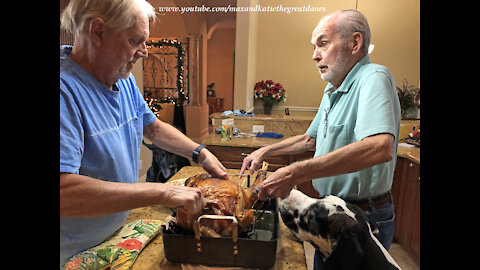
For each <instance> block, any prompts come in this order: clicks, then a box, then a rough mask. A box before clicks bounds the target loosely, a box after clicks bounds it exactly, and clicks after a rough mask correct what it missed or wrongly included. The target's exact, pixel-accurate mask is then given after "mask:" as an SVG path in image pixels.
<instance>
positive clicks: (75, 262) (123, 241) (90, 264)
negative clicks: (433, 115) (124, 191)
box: [63, 219, 164, 270]
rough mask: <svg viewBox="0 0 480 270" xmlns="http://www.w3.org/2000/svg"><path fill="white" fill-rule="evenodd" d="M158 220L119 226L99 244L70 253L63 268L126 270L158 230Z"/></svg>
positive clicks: (161, 222) (145, 220)
mask: <svg viewBox="0 0 480 270" xmlns="http://www.w3.org/2000/svg"><path fill="white" fill-rule="evenodd" d="M163 223H164V222H163V221H161V220H147V219H139V220H136V221H133V222H131V223H129V224H127V225H125V226H123V227H122V228H120V229H119V230H118V231H117V232H116V233H115V234H114V235H113V236H112V237H110V238H109V239H108V240H107V241H105V242H103V243H101V244H100V245H98V246H96V247H93V248H91V249H88V250H86V251H83V252H80V253H78V254H77V255H74V256H72V257H71V258H70V259H68V260H67V261H66V262H65V263H64V264H63V268H64V269H69V270H76V269H106V268H108V267H109V268H108V269H116V270H120V269H121V270H128V269H130V268H131V267H132V265H133V263H134V262H135V260H136V259H137V257H138V254H139V253H140V251H142V249H143V248H144V247H145V246H146V245H147V243H148V242H149V241H150V240H151V239H153V238H154V237H155V236H156V235H157V234H158V233H159V232H160V228H161V225H162V224H163Z"/></svg>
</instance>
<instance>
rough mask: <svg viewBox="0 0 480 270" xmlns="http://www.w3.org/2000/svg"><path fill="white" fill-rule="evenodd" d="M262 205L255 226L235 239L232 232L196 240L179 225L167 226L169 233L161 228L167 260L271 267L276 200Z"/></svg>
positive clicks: (276, 230) (276, 231)
mask: <svg viewBox="0 0 480 270" xmlns="http://www.w3.org/2000/svg"><path fill="white" fill-rule="evenodd" d="M265 204H267V207H265V210H258V211H257V213H256V214H255V217H256V218H255V226H251V227H250V228H246V229H244V230H243V231H242V232H238V235H237V237H235V233H234V236H233V237H219V238H214V237H199V235H198V234H197V236H196V235H195V234H194V233H193V232H185V231H183V230H181V228H179V227H178V226H177V227H175V226H170V227H169V229H168V230H167V229H166V227H162V236H163V246H164V251H165V257H166V259H167V260H169V261H171V262H174V263H188V264H202V265H206V266H220V267H248V268H271V267H273V266H274V265H275V260H276V253H277V240H278V238H279V236H280V234H279V223H278V211H277V210H278V206H277V201H276V200H275V199H271V200H269V201H267V202H265ZM263 211H264V213H262V212H263ZM257 218H258V219H257ZM232 226H233V223H232ZM197 238H199V240H197ZM235 238H236V239H235ZM235 240H236V241H235Z"/></svg>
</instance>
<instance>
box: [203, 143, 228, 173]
mask: <svg viewBox="0 0 480 270" xmlns="http://www.w3.org/2000/svg"><path fill="white" fill-rule="evenodd" d="M198 163H199V164H201V165H202V167H203V169H204V170H205V171H207V173H209V174H211V175H212V176H214V177H219V178H222V179H225V180H227V179H228V175H227V169H226V168H225V167H224V166H223V164H222V163H221V162H220V161H219V160H218V158H217V157H216V156H214V155H213V154H212V152H210V151H208V149H206V148H203V149H202V150H200V154H199V155H198Z"/></svg>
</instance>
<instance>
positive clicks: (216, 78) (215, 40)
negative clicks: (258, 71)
mask: <svg viewBox="0 0 480 270" xmlns="http://www.w3.org/2000/svg"><path fill="white" fill-rule="evenodd" d="M207 51H208V53H207V84H211V83H212V82H214V83H215V86H214V87H213V89H214V90H215V95H216V97H220V98H223V109H224V110H232V106H233V95H232V93H233V62H234V61H233V60H234V51H235V29H233V28H219V29H216V30H215V31H214V32H213V34H212V36H211V38H210V39H209V40H208V48H207Z"/></svg>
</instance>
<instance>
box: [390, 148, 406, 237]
mask: <svg viewBox="0 0 480 270" xmlns="http://www.w3.org/2000/svg"><path fill="white" fill-rule="evenodd" d="M407 162H408V160H406V159H405V158H401V157H398V158H397V164H396V165H395V172H394V175H393V183H392V197H393V204H394V212H395V231H394V234H393V237H394V238H395V240H397V241H399V239H400V221H401V220H402V219H403V217H402V212H403V196H404V195H405V193H404V192H402V191H403V190H404V186H405V176H406V175H407Z"/></svg>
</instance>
